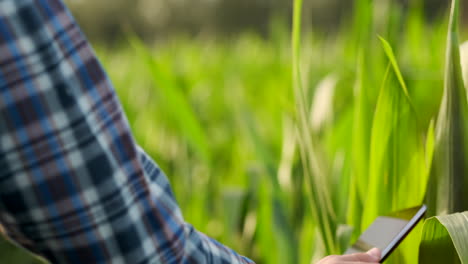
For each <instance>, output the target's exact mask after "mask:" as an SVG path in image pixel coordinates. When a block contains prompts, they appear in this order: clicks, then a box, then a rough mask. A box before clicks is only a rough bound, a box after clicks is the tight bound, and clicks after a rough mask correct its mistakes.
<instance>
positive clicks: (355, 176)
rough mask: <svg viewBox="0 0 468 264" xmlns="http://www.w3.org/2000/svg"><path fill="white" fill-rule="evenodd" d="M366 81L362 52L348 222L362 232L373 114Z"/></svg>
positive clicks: (356, 98)
mask: <svg viewBox="0 0 468 264" xmlns="http://www.w3.org/2000/svg"><path fill="white" fill-rule="evenodd" d="M366 84H367V83H366V82H365V62H364V57H363V55H362V54H361V55H360V56H359V58H358V71H357V80H356V84H355V87H354V88H355V92H354V94H355V105H354V116H353V118H354V122H353V138H352V139H353V142H352V146H353V147H352V149H351V152H352V164H353V165H352V176H351V177H352V179H351V190H350V199H349V208H348V219H347V221H348V223H350V224H351V225H353V227H354V228H355V235H357V234H359V233H360V232H359V231H360V223H361V216H362V210H363V202H364V201H365V199H366V196H367V185H368V174H369V169H368V168H369V134H370V123H371V121H372V116H371V115H370V113H371V110H370V105H369V98H368V91H367V89H368V86H366Z"/></svg>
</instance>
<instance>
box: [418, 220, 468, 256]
mask: <svg viewBox="0 0 468 264" xmlns="http://www.w3.org/2000/svg"><path fill="white" fill-rule="evenodd" d="M419 263H424V264H432V263H463V264H466V263H468V212H463V213H455V214H451V215H445V216H436V217H431V218H429V219H427V220H426V221H425V223H424V227H423V235H422V239H421V244H420V249H419Z"/></svg>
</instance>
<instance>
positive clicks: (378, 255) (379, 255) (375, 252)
mask: <svg viewBox="0 0 468 264" xmlns="http://www.w3.org/2000/svg"><path fill="white" fill-rule="evenodd" d="M366 254H369V255H371V256H375V258H376V259H378V260H380V259H381V258H382V252H381V251H380V249H378V248H373V249H371V250H369V251H367V252H366Z"/></svg>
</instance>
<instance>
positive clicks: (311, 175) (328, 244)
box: [292, 0, 339, 254]
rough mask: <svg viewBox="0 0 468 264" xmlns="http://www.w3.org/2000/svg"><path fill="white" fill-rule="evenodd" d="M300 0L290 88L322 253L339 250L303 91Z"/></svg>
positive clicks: (296, 4) (296, 8) (296, 9)
mask: <svg viewBox="0 0 468 264" xmlns="http://www.w3.org/2000/svg"><path fill="white" fill-rule="evenodd" d="M301 19H302V0H294V14H293V31H292V58H293V88H294V95H295V101H296V114H297V120H298V124H297V131H298V141H299V143H300V144H299V152H300V155H301V160H302V163H303V169H304V174H305V185H306V189H307V192H308V199H309V204H310V208H311V215H312V218H313V220H314V224H316V225H317V228H318V230H319V234H320V238H321V239H322V240H323V242H324V245H325V253H326V254H333V253H335V254H336V253H339V246H338V243H337V241H336V230H337V228H336V227H337V223H336V215H335V213H334V211H333V208H332V205H331V194H330V190H329V189H328V188H327V186H328V184H327V179H326V177H327V176H328V175H327V173H325V172H324V169H323V167H322V166H323V164H322V162H320V161H319V155H317V149H316V143H315V142H314V138H313V134H312V129H311V124H310V119H309V109H310V108H309V106H308V103H307V100H306V93H305V91H304V89H303V85H302V79H301V70H300V49H301Z"/></svg>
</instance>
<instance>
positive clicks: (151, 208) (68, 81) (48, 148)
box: [0, 0, 252, 264]
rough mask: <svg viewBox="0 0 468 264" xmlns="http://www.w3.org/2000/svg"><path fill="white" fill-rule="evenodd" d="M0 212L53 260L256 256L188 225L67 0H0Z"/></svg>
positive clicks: (11, 228)
mask: <svg viewBox="0 0 468 264" xmlns="http://www.w3.org/2000/svg"><path fill="white" fill-rule="evenodd" d="M0 168H1V170H0V222H1V223H2V224H3V225H4V227H5V229H6V232H7V235H8V236H9V237H10V238H11V239H12V240H14V241H15V242H17V243H18V244H20V245H21V246H23V247H25V248H27V249H28V250H30V251H32V252H34V253H36V254H39V255H42V256H44V257H45V258H46V259H48V260H49V261H51V262H52V263H86V264H87V263H252V262H251V261H250V260H249V259H247V258H245V257H242V256H239V255H237V254H236V253H235V252H233V251H232V250H230V249H228V248H226V247H224V246H223V245H221V244H219V243H217V242H216V241H214V240H212V239H210V238H208V237H207V236H205V235H203V234H201V233H199V232H197V231H196V230H194V229H193V228H192V226H191V225H189V224H188V223H186V222H185V221H184V219H183V217H182V214H181V212H180V209H179V207H178V205H177V203H176V201H175V199H174V196H173V194H172V191H171V188H170V185H169V182H168V180H167V178H166V176H165V175H164V174H163V173H162V172H161V170H160V169H159V168H158V166H157V165H156V164H155V163H154V162H153V161H152V160H151V158H150V157H149V156H148V155H147V154H146V153H145V152H144V151H143V150H142V149H141V148H139V147H138V146H137V144H136V143H135V140H134V138H133V137H132V134H131V132H130V129H129V126H128V122H127V120H126V117H125V115H124V113H123V111H122V107H121V105H120V103H119V101H118V99H117V97H116V94H115V92H114V89H113V88H112V85H111V83H110V82H109V79H108V78H107V76H106V74H105V73H104V71H103V69H102V68H101V66H100V64H99V62H98V60H97V59H96V57H95V55H94V53H93V51H92V49H91V47H90V46H89V44H88V43H87V41H86V39H85V38H84V36H83V34H82V33H81V32H80V29H79V28H78V26H77V25H76V23H75V22H74V20H73V18H72V16H71V15H70V13H69V12H68V10H67V9H66V7H65V6H64V4H63V3H62V2H61V1H60V0H0Z"/></svg>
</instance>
